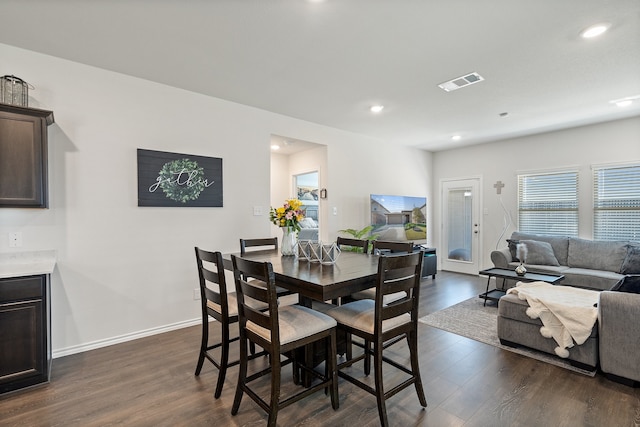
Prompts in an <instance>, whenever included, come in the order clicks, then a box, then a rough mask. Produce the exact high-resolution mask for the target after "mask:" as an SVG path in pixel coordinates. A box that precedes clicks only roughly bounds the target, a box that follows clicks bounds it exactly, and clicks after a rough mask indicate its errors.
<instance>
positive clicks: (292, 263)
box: [222, 250, 379, 305]
mask: <svg viewBox="0 0 640 427" xmlns="http://www.w3.org/2000/svg"><path fill="white" fill-rule="evenodd" d="M231 255H236V256H240V252H237V253H227V254H223V255H222V257H223V261H224V267H225V269H227V270H233V265H232V263H231ZM242 257H243V258H245V259H250V260H253V261H263V262H264V261H268V262H270V263H271V265H272V266H273V272H274V274H275V277H276V282H277V284H278V286H282V287H283V288H286V289H289V290H290V291H293V292H295V293H298V294H299V295H300V296H301V297H302V298H301V301H300V302H301V303H303V304H305V305H307V304H309V301H310V300H315V301H328V300H334V299H337V298H340V297H344V296H348V295H351V294H353V293H354V292H358V291H362V290H364V289H368V288H370V287H372V286H374V285H375V280H376V275H377V273H378V257H379V256H378V255H365V254H361V253H356V252H342V253H341V254H340V256H339V257H338V259H337V261H336V262H335V263H334V264H320V263H318V262H309V261H307V260H306V259H305V258H298V257H295V256H283V255H281V254H280V252H279V251H277V250H259V251H252V252H245V254H244V255H242ZM305 301H306V303H305Z"/></svg>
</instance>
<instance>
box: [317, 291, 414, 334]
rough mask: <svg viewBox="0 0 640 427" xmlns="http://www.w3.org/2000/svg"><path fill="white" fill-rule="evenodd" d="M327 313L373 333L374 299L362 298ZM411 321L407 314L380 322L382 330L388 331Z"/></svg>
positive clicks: (339, 320) (351, 325)
mask: <svg viewBox="0 0 640 427" xmlns="http://www.w3.org/2000/svg"><path fill="white" fill-rule="evenodd" d="M327 314H328V315H329V316H331V317H333V318H334V319H336V320H337V321H338V323H341V324H343V325H346V326H349V327H352V328H355V329H358V330H360V331H364V332H366V333H369V334H373V324H374V316H375V301H374V300H370V299H363V300H359V301H353V302H350V303H347V304H343V305H341V306H339V307H336V308H334V309H333V310H329V311H328V312H327ZM409 322H411V316H410V315H409V314H403V315H401V316H397V317H393V318H391V319H388V320H384V321H383V322H382V332H383V333H384V332H386V331H389V330H391V329H393V328H396V327H398V326H401V325H404V324H405V323H409Z"/></svg>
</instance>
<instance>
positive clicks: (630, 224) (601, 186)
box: [593, 164, 640, 241]
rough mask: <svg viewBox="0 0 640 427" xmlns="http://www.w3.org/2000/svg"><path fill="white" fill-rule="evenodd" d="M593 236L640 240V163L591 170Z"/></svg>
mask: <svg viewBox="0 0 640 427" xmlns="http://www.w3.org/2000/svg"><path fill="white" fill-rule="evenodd" d="M593 238H594V239H596V240H632V241H640V164H637V165H626V166H616V167H596V168H594V169H593Z"/></svg>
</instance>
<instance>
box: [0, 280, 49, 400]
mask: <svg viewBox="0 0 640 427" xmlns="http://www.w3.org/2000/svg"><path fill="white" fill-rule="evenodd" d="M50 364H51V343H50V339H49V276H48V275H37V276H28V277H16V278H10V279H0V393H6V392H10V391H14V390H18V389H21V388H24V387H28V386H32V385H35V384H39V383H43V382H48V381H49V373H50Z"/></svg>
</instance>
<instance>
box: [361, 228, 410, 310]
mask: <svg viewBox="0 0 640 427" xmlns="http://www.w3.org/2000/svg"><path fill="white" fill-rule="evenodd" d="M411 252H413V242H389V241H385V240H374V241H373V250H372V253H374V254H376V255H379V254H382V255H384V254H389V253H391V254H394V253H411ZM375 297H376V289H375V288H369V289H365V290H364V291H360V292H356V293H354V294H352V295H351V299H352V300H361V299H375ZM401 297H402V294H401V293H398V294H396V295H386V297H385V301H384V303H385V304H388V303H390V302H393V301H395V300H397V299H399V298H401Z"/></svg>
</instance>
